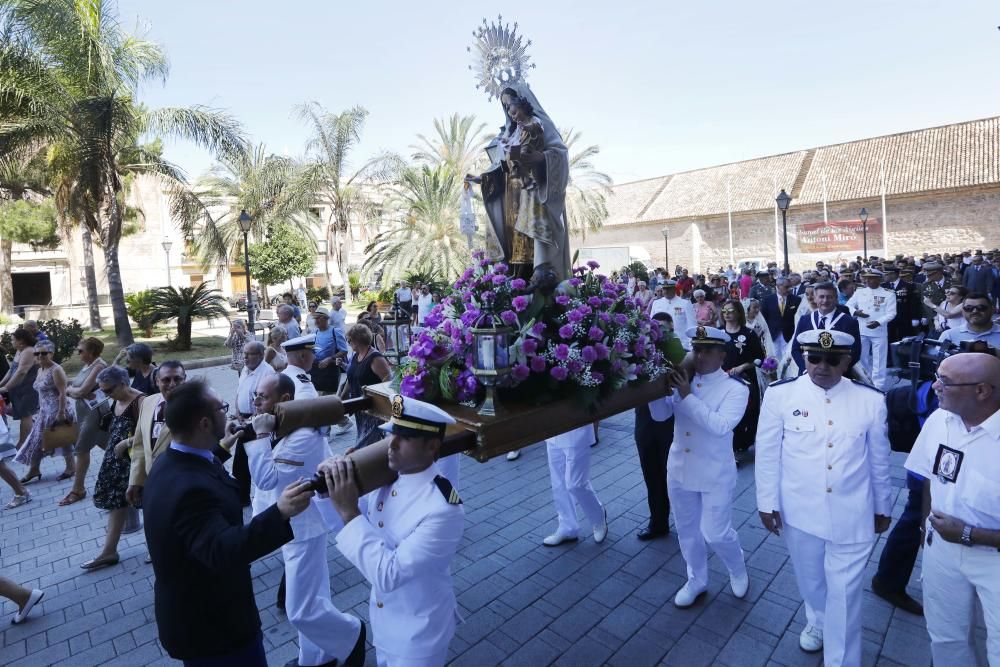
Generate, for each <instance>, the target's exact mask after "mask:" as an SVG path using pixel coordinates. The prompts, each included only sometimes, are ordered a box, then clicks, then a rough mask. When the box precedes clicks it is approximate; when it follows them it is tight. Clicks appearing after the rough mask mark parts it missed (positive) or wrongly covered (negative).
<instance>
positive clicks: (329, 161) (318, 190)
mask: <svg viewBox="0 0 1000 667" xmlns="http://www.w3.org/2000/svg"><path fill="white" fill-rule="evenodd" d="M295 112H296V114H297V115H298V117H299V118H300V119H302V120H303V121H305V122H306V123H308V124H309V126H310V127H311V129H312V137H311V138H310V139H309V141H308V142H307V144H306V153H307V156H308V160H309V161H308V164H307V165H306V169H305V181H306V182H308V183H311V185H312V191H313V194H314V197H315V201H316V203H317V204H320V205H322V206H323V207H325V208H326V219H325V220H323V225H324V228H325V229H324V233H325V238H326V247H327V253H326V262H325V263H324V270H325V273H326V281H327V284H331V281H330V264H329V261H330V260H329V258H330V254H331V252H332V253H333V254H334V256H335V257H336V260H337V270H338V271H339V273H340V278H341V280H342V281H343V284H344V293H345V297H346V298H347V300H348V301H351V300H352V299H353V298H354V295H353V294H352V293H351V285H350V280H349V278H348V273H349V272H350V266H349V261H350V255H351V241H352V239H353V237H354V229H355V226H360V228H361V231H362V238H364V237H365V235H366V233H367V226H368V225H369V224H370V223H371V222H372V221H373V220H375V219H376V218H378V217H379V208H380V207H379V206H378V203H377V202H376V200H375V198H374V197H373V194H374V192H375V190H376V187H377V184H379V183H384V182H387V181H388V180H390V179H391V178H392V177H393V176H394V175H395V174H396V173H398V172H399V171H401V169H402V167H403V161H402V160H401V159H400V158H399V157H398V156H396V155H394V154H392V153H384V154H381V155H378V156H376V157H374V158H372V159H370V160H368V161H367V162H365V163H364V164H362V165H361V167H359V168H358V169H357V170H352V168H351V165H350V158H351V153H352V152H353V151H354V149H355V148H357V145H358V143H359V142H360V141H361V130H362V129H363V128H364V124H365V119H366V118H368V112H367V111H366V110H365V109H363V108H362V107H353V108H351V109H348V110H347V111H344V112H342V113H339V114H336V113H331V112H329V111H327V110H326V109H324V108H323V107H322V106H321V105H320V104H319V103H317V102H311V103H309V104H303V105H300V106H298V107H296V109H295Z"/></svg>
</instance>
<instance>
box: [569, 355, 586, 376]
mask: <svg viewBox="0 0 1000 667" xmlns="http://www.w3.org/2000/svg"><path fill="white" fill-rule="evenodd" d="M566 368H567V369H569V372H570V373H573V374H574V375H575V374H578V373H582V372H583V362H581V361H580V360H579V359H570V360H569V362H567V364H566Z"/></svg>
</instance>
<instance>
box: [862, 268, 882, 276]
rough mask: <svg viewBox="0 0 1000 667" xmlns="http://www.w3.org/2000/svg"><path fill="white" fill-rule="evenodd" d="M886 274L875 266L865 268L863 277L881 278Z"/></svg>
mask: <svg viewBox="0 0 1000 667" xmlns="http://www.w3.org/2000/svg"><path fill="white" fill-rule="evenodd" d="M883 275H884V274H883V273H882V272H881V271H879V270H878V269H875V268H870V269H865V270H864V271H862V272H861V277H862V278H881V277H882V276H883Z"/></svg>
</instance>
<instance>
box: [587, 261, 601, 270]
mask: <svg viewBox="0 0 1000 667" xmlns="http://www.w3.org/2000/svg"><path fill="white" fill-rule="evenodd" d="M587 266H589V267H590V268H592V269H599V268H601V265H600V264H598V263H597V262H595V261H594V260H590V261H589V262H587Z"/></svg>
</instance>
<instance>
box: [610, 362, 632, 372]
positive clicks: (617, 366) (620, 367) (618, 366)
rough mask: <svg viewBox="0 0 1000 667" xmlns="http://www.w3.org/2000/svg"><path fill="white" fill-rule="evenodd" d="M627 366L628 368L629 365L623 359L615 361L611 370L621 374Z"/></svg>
mask: <svg viewBox="0 0 1000 667" xmlns="http://www.w3.org/2000/svg"><path fill="white" fill-rule="evenodd" d="M626 366H628V364H626V363H625V362H624V361H622V360H621V359H615V360H614V361H613V362H612V363H611V370H612V371H613V372H615V373H621V372H622V371H623V370H624V369H625V368H626Z"/></svg>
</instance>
